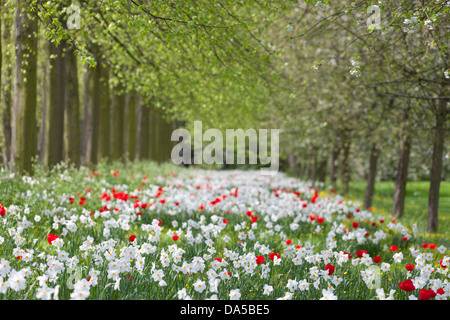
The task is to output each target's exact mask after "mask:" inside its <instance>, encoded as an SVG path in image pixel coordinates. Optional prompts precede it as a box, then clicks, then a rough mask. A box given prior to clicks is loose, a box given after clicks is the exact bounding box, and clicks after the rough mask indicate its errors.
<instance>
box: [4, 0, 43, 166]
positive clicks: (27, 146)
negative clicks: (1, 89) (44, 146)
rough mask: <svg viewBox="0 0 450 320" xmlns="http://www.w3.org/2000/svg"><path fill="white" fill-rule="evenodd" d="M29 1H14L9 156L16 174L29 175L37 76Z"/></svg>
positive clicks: (35, 28) (33, 152)
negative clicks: (14, 51)
mask: <svg viewBox="0 0 450 320" xmlns="http://www.w3.org/2000/svg"><path fill="white" fill-rule="evenodd" d="M29 6H30V4H29V3H28V1H25V0H16V23H15V48H16V62H15V70H14V84H13V86H14V96H13V113H12V137H11V141H12V144H11V154H12V159H13V161H12V164H13V165H12V169H13V170H14V171H15V172H18V173H23V172H28V173H32V159H33V157H35V156H36V155H37V138H36V137H37V132H36V130H37V123H36V98H37V92H36V73H37V33H38V23H37V18H35V17H33V18H32V17H31V16H32V15H34V13H32V12H30V13H29V14H30V15H28V12H27V9H28V7H29Z"/></svg>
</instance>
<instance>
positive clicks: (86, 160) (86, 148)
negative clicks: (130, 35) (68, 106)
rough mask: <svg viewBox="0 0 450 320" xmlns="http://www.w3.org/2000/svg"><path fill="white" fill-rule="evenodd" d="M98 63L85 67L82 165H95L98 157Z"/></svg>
mask: <svg viewBox="0 0 450 320" xmlns="http://www.w3.org/2000/svg"><path fill="white" fill-rule="evenodd" d="M100 76H101V75H100V62H99V61H97V66H96V67H90V66H88V67H87V70H86V78H85V94H84V118H83V123H82V127H83V130H82V160H83V165H89V164H96V163H97V159H98V158H97V155H98V123H99V121H98V120H99V116H100V95H99V87H100V85H99V83H100Z"/></svg>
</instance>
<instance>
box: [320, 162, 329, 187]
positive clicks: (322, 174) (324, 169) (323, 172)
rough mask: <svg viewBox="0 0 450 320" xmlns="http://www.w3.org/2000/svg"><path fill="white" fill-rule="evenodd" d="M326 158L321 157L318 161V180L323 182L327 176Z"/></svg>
mask: <svg viewBox="0 0 450 320" xmlns="http://www.w3.org/2000/svg"><path fill="white" fill-rule="evenodd" d="M327 162H328V161H327V158H323V159H322V160H321V161H320V163H319V182H320V183H325V179H326V176H327Z"/></svg>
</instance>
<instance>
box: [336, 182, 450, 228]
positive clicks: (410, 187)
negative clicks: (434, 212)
mask: <svg viewBox="0 0 450 320" xmlns="http://www.w3.org/2000/svg"><path fill="white" fill-rule="evenodd" d="M429 187H430V183H429V182H428V181H420V182H408V184H407V185H406V198H405V211H404V214H403V217H402V218H401V222H402V223H405V224H410V225H412V224H414V223H417V227H419V228H422V229H423V231H425V232H426V231H427V225H428V222H427V216H428V189H429ZM365 189H366V182H365V181H352V182H351V183H350V191H349V194H348V195H346V196H347V198H349V199H353V200H359V201H361V202H363V201H364V192H365ZM337 192H338V193H339V188H337ZM393 197H394V182H389V181H383V182H377V183H376V185H375V194H374V197H373V202H372V205H373V208H374V212H376V213H380V214H385V215H386V216H390V215H391V212H392V202H393ZM438 232H439V233H440V234H442V235H445V236H448V235H450V182H448V181H442V182H441V188H440V192H439V214H438Z"/></svg>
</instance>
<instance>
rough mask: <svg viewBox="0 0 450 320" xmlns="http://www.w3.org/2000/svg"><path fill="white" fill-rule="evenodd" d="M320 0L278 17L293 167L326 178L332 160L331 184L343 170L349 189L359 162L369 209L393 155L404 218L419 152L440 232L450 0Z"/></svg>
mask: <svg viewBox="0 0 450 320" xmlns="http://www.w3.org/2000/svg"><path fill="white" fill-rule="evenodd" d="M315 3H316V5H315V6H311V5H307V4H304V5H300V6H297V8H298V9H300V10H298V11H297V12H296V11H295V10H293V13H292V14H291V15H290V16H288V21H286V19H285V17H280V24H279V25H280V28H279V29H278V30H276V31H275V32H274V36H273V39H274V41H276V39H277V38H278V39H279V40H278V41H276V47H278V48H279V49H278V50H279V51H280V56H281V59H280V67H279V68H277V69H278V70H281V71H280V77H281V78H282V79H283V80H282V83H283V84H284V90H280V96H279V98H278V100H277V103H276V104H277V106H279V108H278V110H279V113H278V114H279V119H280V125H281V126H284V127H285V129H286V134H288V135H289V136H290V138H288V139H285V140H284V141H289V143H288V144H286V145H285V148H284V151H285V153H286V154H288V155H289V161H290V166H291V171H293V172H296V173H297V174H298V173H300V174H301V176H302V177H303V178H307V179H308V178H309V179H311V180H321V181H324V180H325V173H326V172H327V168H329V181H330V182H331V184H332V185H335V184H336V182H337V180H338V178H339V179H340V185H341V188H342V189H341V191H342V192H343V193H344V194H347V193H348V191H349V182H350V179H351V174H352V173H353V175H354V176H357V175H358V172H357V171H356V170H355V168H362V170H361V172H360V173H359V175H360V176H363V177H365V178H366V179H367V187H366V193H365V199H364V206H365V207H366V208H369V207H371V206H372V198H373V195H374V191H375V181H376V178H377V175H379V172H378V171H379V170H378V168H379V164H380V163H382V162H384V163H386V162H390V163H391V164H392V165H391V166H390V168H388V171H390V173H389V175H387V176H393V179H394V181H395V191H394V194H393V208H392V215H393V216H394V217H397V218H399V217H401V216H402V215H403V213H404V202H405V196H406V185H407V181H408V173H409V172H410V171H411V170H410V163H411V160H413V161H414V162H413V164H414V166H415V167H416V170H421V169H422V168H425V170H426V171H427V172H426V174H425V175H424V176H426V178H427V179H429V180H430V188H429V204H428V231H429V232H436V231H437V227H438V226H437V223H438V208H439V190H440V183H441V181H442V179H444V170H443V167H444V165H443V161H444V157H445V155H446V152H445V140H446V137H448V133H449V125H448V124H449V121H448V120H449V115H450V109H449V107H448V101H449V99H450V92H449V91H450V89H449V88H450V86H449V85H450V80H449V78H450V76H449V65H448V64H449V61H450V59H449V51H448V39H449V25H448V21H449V7H448V3H446V2H445V1H383V4H382V5H379V6H376V7H374V6H372V7H370V5H373V4H377V3H375V2H373V3H372V2H371V1H343V2H339V3H336V4H334V3H333V4H331V3H328V2H327V4H326V5H324V3H323V2H322V5H320V3H321V2H320V1H315ZM298 12H302V13H303V14H300V15H299V14H298ZM377 13H378V14H379V16H378V22H377V19H375V18H376V17H374V16H373V15H374V14H377ZM281 28H283V29H284V30H282V29H281ZM280 33H282V34H284V37H279V34H280ZM318 34H320V36H318ZM275 35H276V36H275ZM280 40H281V41H280ZM286 101H288V103H286ZM411 157H413V159H411ZM447 159H448V156H447ZM395 162H396V164H395ZM447 166H448V161H447ZM384 177H386V174H384Z"/></svg>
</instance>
